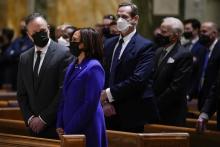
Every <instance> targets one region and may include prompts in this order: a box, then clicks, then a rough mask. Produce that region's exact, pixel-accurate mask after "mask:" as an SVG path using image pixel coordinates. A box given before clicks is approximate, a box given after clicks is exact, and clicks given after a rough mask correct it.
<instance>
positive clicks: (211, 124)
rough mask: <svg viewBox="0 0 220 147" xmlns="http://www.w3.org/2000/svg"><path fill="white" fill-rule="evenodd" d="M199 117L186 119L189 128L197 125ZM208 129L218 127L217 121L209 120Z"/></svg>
mask: <svg viewBox="0 0 220 147" xmlns="http://www.w3.org/2000/svg"><path fill="white" fill-rule="evenodd" d="M196 122H197V119H193V118H187V119H186V127H187V128H195V127H196ZM207 129H208V130H215V131H216V129H217V121H215V120H209V121H208V123H207Z"/></svg>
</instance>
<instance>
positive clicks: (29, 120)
mask: <svg viewBox="0 0 220 147" xmlns="http://www.w3.org/2000/svg"><path fill="white" fill-rule="evenodd" d="M32 118H34V115H32V116H31V117H30V118H29V119H28V125H29V124H30V122H31V120H32Z"/></svg>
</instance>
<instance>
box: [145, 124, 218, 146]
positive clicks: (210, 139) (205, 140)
mask: <svg viewBox="0 0 220 147" xmlns="http://www.w3.org/2000/svg"><path fill="white" fill-rule="evenodd" d="M144 131H145V133H152V132H154V133H161V132H187V133H189V134H190V146H191V147H216V146H220V139H219V138H220V132H217V131H210V130H206V131H205V132H204V133H203V134H198V133H197V132H196V129H193V128H186V127H175V126H168V125H158V124H148V125H145V126H144Z"/></svg>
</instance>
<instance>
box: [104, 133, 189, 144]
mask: <svg viewBox="0 0 220 147" xmlns="http://www.w3.org/2000/svg"><path fill="white" fill-rule="evenodd" d="M107 136H108V143H109V144H108V146H109V147H188V146H189V134H188V133H129V132H120V131H111V130H107Z"/></svg>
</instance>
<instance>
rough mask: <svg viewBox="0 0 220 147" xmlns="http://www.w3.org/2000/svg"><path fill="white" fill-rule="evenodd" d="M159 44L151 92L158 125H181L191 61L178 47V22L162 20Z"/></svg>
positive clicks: (172, 19) (179, 25)
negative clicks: (157, 108)
mask: <svg viewBox="0 0 220 147" xmlns="http://www.w3.org/2000/svg"><path fill="white" fill-rule="evenodd" d="M160 30H161V32H160V34H159V35H160V36H161V37H160V45H161V47H160V48H158V49H157V52H156V55H155V67H154V69H155V73H154V84H153V87H154V92H155V95H156V98H157V101H158V106H159V112H160V119H161V123H164V124H169V125H183V124H184V123H185V118H186V112H187V109H186V92H187V86H188V82H189V78H190V75H191V70H192V63H193V58H192V55H191V53H190V52H189V51H187V50H186V49H185V48H184V47H183V46H181V44H180V37H181V35H182V32H183V24H182V22H181V21H180V20H179V19H177V18H174V17H168V18H165V19H164V20H163V22H162V24H161V26H160Z"/></svg>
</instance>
